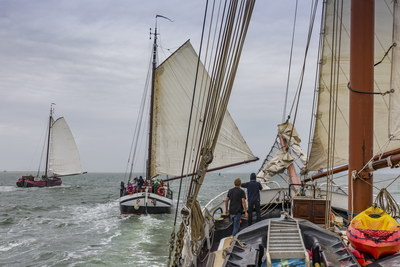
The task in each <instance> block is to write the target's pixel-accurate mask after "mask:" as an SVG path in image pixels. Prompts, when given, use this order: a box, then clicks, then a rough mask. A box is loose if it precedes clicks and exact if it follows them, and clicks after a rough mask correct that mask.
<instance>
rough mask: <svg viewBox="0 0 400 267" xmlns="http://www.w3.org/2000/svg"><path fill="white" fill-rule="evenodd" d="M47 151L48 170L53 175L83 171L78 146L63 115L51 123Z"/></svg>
mask: <svg viewBox="0 0 400 267" xmlns="http://www.w3.org/2000/svg"><path fill="white" fill-rule="evenodd" d="M49 153H50V155H49V170H50V171H51V172H53V174H54V175H55V176H67V175H74V174H80V173H83V171H82V168H81V163H80V157H79V152H78V148H77V146H76V144H75V140H74V137H73V135H72V132H71V130H70V129H69V127H68V124H67V122H66V121H65V119H64V118H63V117H61V118H58V119H57V120H56V121H54V122H53V123H52V127H51V136H50V150H49Z"/></svg>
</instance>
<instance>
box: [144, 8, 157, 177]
mask: <svg viewBox="0 0 400 267" xmlns="http://www.w3.org/2000/svg"><path fill="white" fill-rule="evenodd" d="M150 34H151V33H150ZM153 35H154V42H153V60H152V70H151V91H150V127H149V147H148V152H147V170H146V179H150V178H151V177H150V175H151V174H150V169H151V157H152V155H151V154H152V147H153V116H154V114H153V113H154V112H153V109H154V83H155V78H156V75H155V71H156V67H157V16H156V26H155V28H154V33H153Z"/></svg>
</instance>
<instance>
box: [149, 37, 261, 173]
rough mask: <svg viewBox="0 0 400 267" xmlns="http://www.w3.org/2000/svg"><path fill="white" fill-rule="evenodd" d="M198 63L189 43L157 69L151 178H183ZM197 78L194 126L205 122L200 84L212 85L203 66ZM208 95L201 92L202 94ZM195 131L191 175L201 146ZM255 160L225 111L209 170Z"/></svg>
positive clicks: (191, 137) (187, 163) (187, 164)
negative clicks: (199, 79)
mask: <svg viewBox="0 0 400 267" xmlns="http://www.w3.org/2000/svg"><path fill="white" fill-rule="evenodd" d="M197 62H198V56H197V54H196V52H195V51H194V49H193V47H192V45H191V44H190V42H189V41H187V42H186V43H185V44H183V45H182V46H181V47H180V48H179V49H178V50H177V51H175V52H174V53H173V54H172V55H171V56H170V57H169V58H168V59H167V60H165V61H164V62H163V63H162V64H161V65H160V66H159V67H158V68H157V69H156V72H155V92H154V96H155V99H154V101H155V102H154V110H153V114H154V115H153V116H154V117H153V125H152V127H153V145H152V148H151V149H152V160H151V171H150V172H151V177H154V176H156V175H159V174H168V175H181V171H182V163H183V154H184V151H185V141H186V135H187V129H188V123H189V115H190V109H191V103H192V97H193V89H194V80H195V75H196V68H197ZM198 77H203V78H202V79H201V81H200V82H198V83H197V88H198V89H197V91H196V96H195V99H194V109H193V116H192V125H193V124H194V123H201V122H202V118H201V117H200V116H202V114H203V110H204V108H203V107H204V105H202V104H204V103H201V101H200V97H199V95H200V92H198V91H199V90H200V88H202V86H201V83H210V77H209V76H208V74H207V72H206V70H205V68H204V66H203V65H202V64H200V67H199V73H198ZM205 87H206V88H209V87H208V86H205ZM203 90H208V89H203ZM206 93H207V92H201V94H203V95H204V94H206ZM193 128H194V127H191V130H192V131H191V132H190V135H189V136H190V137H189V143H188V147H189V148H192V149H191V150H190V151H188V153H187V155H188V157H187V158H189V159H188V160H187V161H186V164H185V171H189V172H191V171H192V170H191V169H190V168H189V166H191V164H192V162H193V160H194V159H193V158H192V159H190V155H195V154H196V151H197V150H196V149H197V147H195V148H194V147H193V146H196V145H197V144H198V143H199V137H198V133H194V132H193ZM252 159H255V157H254V155H253V153H252V152H251V150H250V148H249V147H248V145H247V144H246V141H245V140H244V139H243V137H242V135H241V134H240V132H239V129H238V128H237V126H236V124H235V122H234V121H233V120H232V117H231V116H230V114H229V112H226V113H225V117H224V120H223V123H222V127H221V131H220V135H219V137H218V143H217V145H216V148H215V151H214V159H213V162H212V164H211V165H210V166H209V168H215V167H221V166H225V165H229V164H233V163H239V162H243V161H247V160H252Z"/></svg>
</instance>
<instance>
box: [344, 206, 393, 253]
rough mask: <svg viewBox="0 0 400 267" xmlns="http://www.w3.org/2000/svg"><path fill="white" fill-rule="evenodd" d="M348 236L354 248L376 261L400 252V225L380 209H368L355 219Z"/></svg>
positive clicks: (352, 221)
mask: <svg viewBox="0 0 400 267" xmlns="http://www.w3.org/2000/svg"><path fill="white" fill-rule="evenodd" d="M346 234H347V237H348V239H349V241H350V243H351V245H352V246H353V248H355V249H357V250H359V251H362V252H365V253H368V254H370V255H371V256H372V257H374V258H375V259H379V258H380V257H382V256H384V255H390V254H394V253H396V252H398V251H399V250H400V224H399V223H398V222H397V221H396V220H395V219H393V218H392V217H391V216H390V215H388V214H387V213H385V212H383V211H382V210H381V209H379V208H374V207H371V208H368V209H366V210H364V211H363V212H361V213H360V214H358V215H357V216H356V217H354V218H353V220H351V223H350V225H349V227H348V228H347V233H346Z"/></svg>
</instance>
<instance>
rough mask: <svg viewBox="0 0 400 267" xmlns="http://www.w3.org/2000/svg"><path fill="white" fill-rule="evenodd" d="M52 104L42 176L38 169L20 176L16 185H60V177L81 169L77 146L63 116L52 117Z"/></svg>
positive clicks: (74, 173) (76, 172) (77, 172)
mask: <svg viewBox="0 0 400 267" xmlns="http://www.w3.org/2000/svg"><path fill="white" fill-rule="evenodd" d="M53 105H54V104H51V107H50V116H49V126H48V133H47V140H46V141H47V150H46V167H45V173H44V175H43V176H40V174H39V171H38V173H37V175H36V177H34V176H33V175H28V176H22V177H21V178H19V179H18V180H17V186H18V187H47V186H57V185H61V183H62V180H61V178H60V177H63V176H71V175H78V174H82V173H84V172H83V171H82V167H81V163H80V157H79V152H78V148H77V146H76V143H75V140H74V137H73V135H72V132H71V130H70V129H69V127H68V124H67V122H66V121H65V119H64V117H60V118H58V119H57V120H54V119H53V112H54V109H53Z"/></svg>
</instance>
